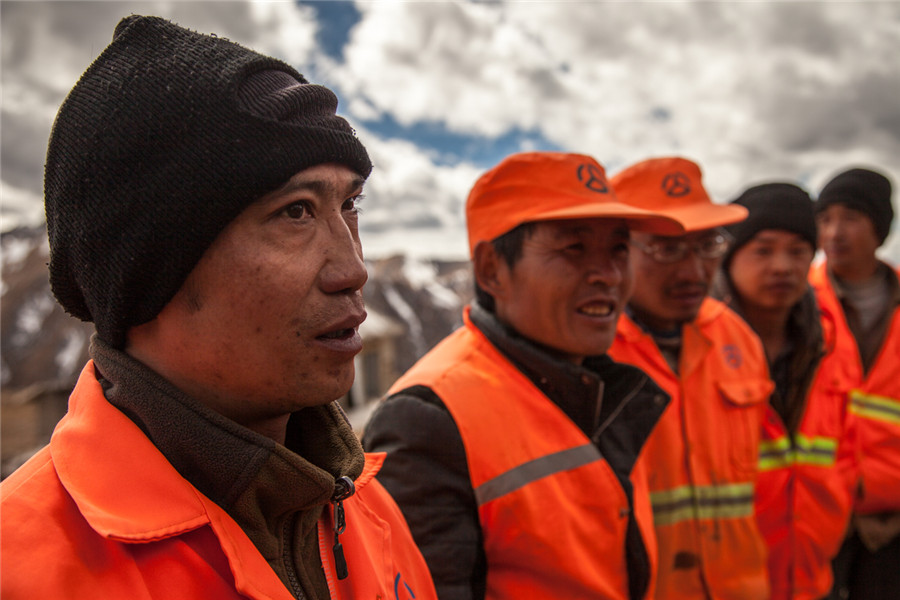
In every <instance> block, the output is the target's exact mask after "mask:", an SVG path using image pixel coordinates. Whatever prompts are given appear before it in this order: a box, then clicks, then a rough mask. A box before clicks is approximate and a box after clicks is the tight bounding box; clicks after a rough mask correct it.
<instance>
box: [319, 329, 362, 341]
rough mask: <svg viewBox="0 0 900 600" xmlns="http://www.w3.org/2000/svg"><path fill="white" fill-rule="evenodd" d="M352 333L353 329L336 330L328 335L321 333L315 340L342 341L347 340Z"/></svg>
mask: <svg viewBox="0 0 900 600" xmlns="http://www.w3.org/2000/svg"><path fill="white" fill-rule="evenodd" d="M354 333H356V330H355V329H351V328H348V329H336V330H334V331H329V332H328V333H323V334H322V335H320V336H317V339H320V340H343V339H346V338H349V337H350V336H352V335H353V334H354Z"/></svg>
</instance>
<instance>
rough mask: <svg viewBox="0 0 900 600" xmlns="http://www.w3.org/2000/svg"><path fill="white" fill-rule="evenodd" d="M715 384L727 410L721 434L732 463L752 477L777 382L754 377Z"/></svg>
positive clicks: (740, 473) (732, 466)
mask: <svg viewBox="0 0 900 600" xmlns="http://www.w3.org/2000/svg"><path fill="white" fill-rule="evenodd" d="M716 387H717V388H718V390H719V395H720V396H721V398H722V406H723V411H724V414H723V422H722V423H721V424H720V425H719V431H720V433H719V435H720V436H722V442H723V443H724V445H725V447H726V448H727V455H728V458H729V461H730V466H731V468H732V469H734V471H735V473H736V474H739V475H741V476H747V477H752V476H754V474H755V473H756V471H757V465H758V461H759V440H760V435H761V433H762V426H763V421H764V419H765V414H766V409H767V407H768V400H769V396H771V394H772V391H773V390H774V388H775V384H774V383H772V381H771V380H770V379H759V378H753V379H745V380H739V381H718V382H716Z"/></svg>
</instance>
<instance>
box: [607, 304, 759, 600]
mask: <svg viewBox="0 0 900 600" xmlns="http://www.w3.org/2000/svg"><path fill="white" fill-rule="evenodd" d="M610 355H611V356H612V357H613V358H614V359H616V360H617V361H621V362H625V363H629V364H632V365H635V366H637V367H640V368H641V369H643V370H644V371H646V372H647V373H648V374H649V375H650V376H651V377H652V378H653V379H654V380H655V381H656V382H657V383H658V384H659V385H660V386H661V387H662V388H663V389H664V390H665V391H666V392H667V393H668V394H669V395H670V396H671V398H672V400H671V403H670V404H669V407H668V408H667V409H666V412H665V414H663V417H662V419H661V420H660V422H659V424H658V425H657V427H656V429H655V430H654V431H653V433H652V434H651V436H650V439H649V440H648V442H647V447H646V448H645V450H644V454H643V455H642V456H641V459H640V462H642V463H643V465H644V466H645V468H646V470H647V473H648V480H649V487H650V498H651V502H652V505H653V517H654V524H655V527H656V535H657V541H658V544H659V577H658V582H657V593H656V597H657V598H665V599H667V600H669V599H680V598H721V599H734V600H737V599H742V600H743V599H753V598H755V599H763V598H768V595H769V586H768V577H767V573H766V564H765V563H766V550H765V544H764V541H763V539H762V535H761V534H760V532H759V528H758V527H757V525H756V522H755V519H754V513H753V493H754V485H755V484H756V479H757V453H758V450H759V442H760V432H761V428H762V424H763V419H764V417H765V412H766V405H767V402H766V401H767V399H768V397H769V394H770V393H771V392H772V389H773V383H772V381H771V380H770V379H769V375H768V366H767V364H766V359H765V354H764V351H763V348H762V345H761V343H760V341H759V339H758V338H757V337H756V334H754V333H753V331H752V330H751V329H750V327H749V326H748V325H747V324H746V323H745V322H744V321H743V320H742V319H741V318H740V317H738V316H737V315H736V314H735V313H734V312H733V311H731V310H730V309H728V308H727V307H726V306H725V305H724V304H722V303H721V302H719V301H717V300H714V299H712V298H706V299H705V300H704V302H703V304H702V306H701V308H700V312H699V314H698V316H697V318H696V319H695V320H694V321H693V322H691V323H687V324H685V325H683V326H682V345H681V354H680V359H679V373H678V374H676V373H674V372H673V371H672V369H671V368H670V367H669V365H668V363H667V362H666V360H665V358H664V357H663V355H662V354H661V353H660V351H659V348H658V347H657V346H656V343H655V342H654V340H653V337H652V336H651V335H650V334H649V333H647V332H645V331H643V330H642V329H641V328H640V327H639V326H638V325H637V324H636V323H635V322H634V321H633V320H632V319H630V318H628V317H627V316H626V317H623V318H621V319H620V320H619V326H618V328H617V333H616V339H615V342H613V346H612V348H611V349H610Z"/></svg>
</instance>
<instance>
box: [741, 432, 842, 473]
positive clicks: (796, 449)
mask: <svg viewBox="0 0 900 600" xmlns="http://www.w3.org/2000/svg"><path fill="white" fill-rule="evenodd" d="M837 446H838V442H837V440H836V439H834V438H829V437H822V436H817V437H807V436H805V435H802V434H797V435H796V436H795V437H794V446H793V447H791V443H790V441H789V439H788V438H787V437H786V436H783V437H780V438H777V439H774V440H763V441H761V442H760V444H759V470H760V471H771V470H774V469H781V468H784V467H789V466H791V465H793V464H805V465H816V466H820V467H830V466H832V465H834V463H835V457H836V454H837Z"/></svg>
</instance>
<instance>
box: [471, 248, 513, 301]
mask: <svg viewBox="0 0 900 600" xmlns="http://www.w3.org/2000/svg"><path fill="white" fill-rule="evenodd" d="M472 263H473V269H474V271H475V281H476V283H478V286H479V287H480V288H481V289H483V290H484V291H486V292H487V293H488V294H490V295H491V296H493V297H494V298H496V297H497V296H498V295H499V294H500V293H501V292H502V291H503V290H504V288H505V286H504V284H503V282H504V281H505V278H504V277H503V273H504V272H505V271H508V270H509V268H508V267H507V266H506V262H505V261H504V260H503V258H502V257H501V256H500V255H499V254H497V250H496V249H494V245H493V244H492V243H491V242H479V243H478V245H477V246H475V252H474V256H473V258H472Z"/></svg>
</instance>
